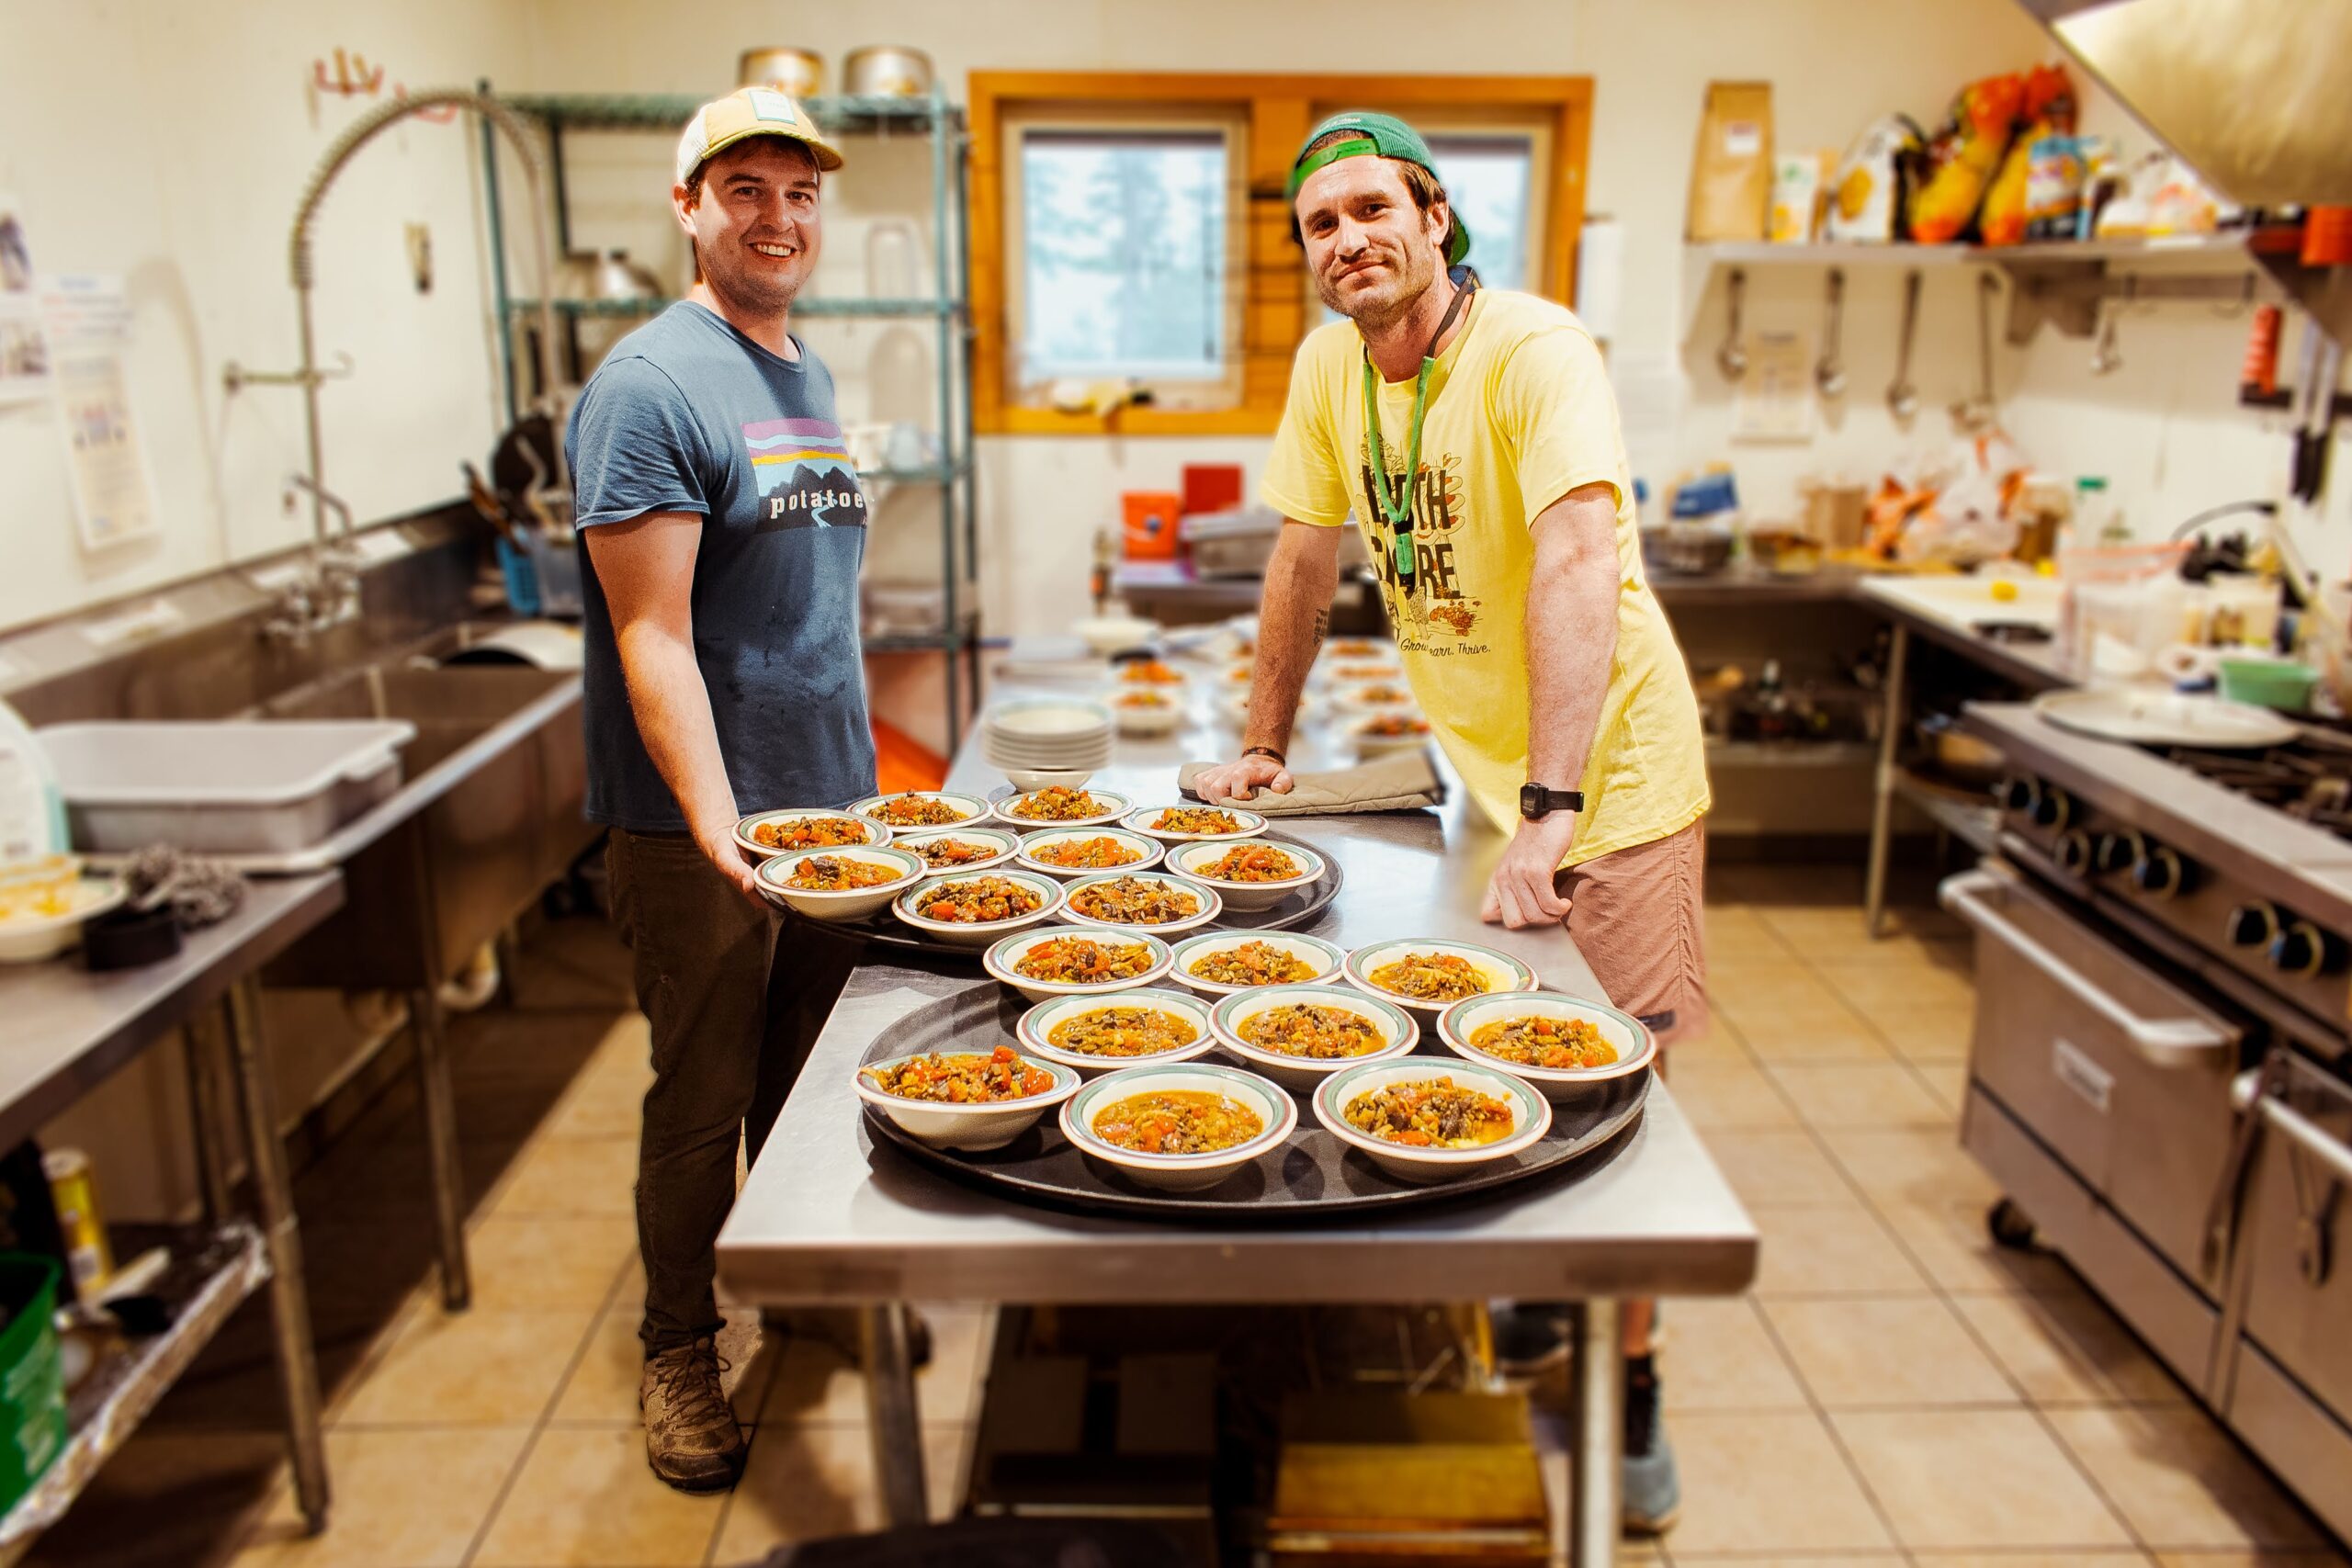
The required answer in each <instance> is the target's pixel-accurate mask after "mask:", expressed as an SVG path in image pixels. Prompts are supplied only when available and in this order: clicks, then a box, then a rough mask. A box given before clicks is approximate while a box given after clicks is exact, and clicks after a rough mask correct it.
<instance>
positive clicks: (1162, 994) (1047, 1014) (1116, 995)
mask: <svg viewBox="0 0 2352 1568" xmlns="http://www.w3.org/2000/svg"><path fill="white" fill-rule="evenodd" d="M1103 1008H1149V1009H1151V1010H1154V1011H1156V1012H1163V1013H1172V1014H1173V1015H1175V1016H1176V1017H1178V1018H1181V1019H1182V1020H1183V1021H1185V1022H1186V1023H1187V1024H1190V1025H1191V1026H1192V1030H1193V1041H1192V1043H1191V1044H1189V1045H1179V1046H1177V1047H1176V1048H1175V1049H1173V1050H1170V1051H1160V1052H1157V1053H1155V1054H1154V1055H1148V1056H1090V1055H1087V1054H1086V1053H1084V1052H1083V1051H1071V1050H1066V1049H1064V1048H1063V1047H1062V1046H1059V1045H1057V1044H1055V1043H1054V1042H1053V1039H1052V1035H1053V1032H1054V1031H1055V1030H1056V1029H1057V1028H1058V1027H1060V1026H1061V1025H1062V1024H1065V1023H1068V1022H1069V1021H1070V1020H1071V1019H1074V1018H1081V1017H1083V1016H1085V1015H1086V1014H1088V1013H1090V1012H1096V1011H1099V1010H1102V1009H1103ZM1013 1037H1014V1039H1015V1040H1016V1041H1018V1042H1019V1043H1020V1047H1021V1049H1022V1050H1023V1052H1025V1053H1027V1054H1028V1055H1033V1056H1037V1057H1041V1058H1043V1059H1044V1060H1046V1061H1048V1062H1058V1063H1060V1064H1061V1065H1062V1066H1065V1067H1075V1068H1077V1069H1078V1070H1079V1071H1080V1072H1081V1073H1083V1074H1085V1075H1086V1076H1087V1077H1100V1076H1101V1075H1103V1074H1104V1073H1111V1072H1118V1071H1121V1070H1123V1069H1125V1068H1127V1067H1137V1066H1167V1065H1169V1064H1170V1063H1174V1062H1189V1061H1191V1060H1192V1059H1193V1057H1195V1056H1204V1055H1208V1054H1209V1053H1210V1052H1211V1051H1214V1050H1216V1035H1215V1034H1214V1033H1212V1032H1210V1030H1209V1009H1208V1004H1207V1003H1206V1002H1204V1001H1202V1000H1201V999H1200V998H1198V997H1188V996H1186V995H1185V994H1184V993H1183V992H1182V991H1163V990H1157V989H1150V988H1147V989H1143V990H1135V991H1113V992H1111V993H1109V994H1108V995H1106V996H1093V997H1055V998H1050V999H1048V1000H1046V1001H1042V1002H1039V1003H1038V1004H1037V1005H1036V1006H1035V1007H1033V1008H1031V1009H1030V1010H1028V1011H1027V1012H1024V1013H1023V1014H1022V1015H1021V1021H1020V1023H1019V1024H1018V1025H1017V1026H1015V1028H1014V1030H1013Z"/></svg>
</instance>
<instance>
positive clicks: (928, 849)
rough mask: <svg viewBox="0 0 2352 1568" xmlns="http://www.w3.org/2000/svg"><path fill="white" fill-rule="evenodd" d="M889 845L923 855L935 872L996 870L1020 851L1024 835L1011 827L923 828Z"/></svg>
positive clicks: (899, 836) (900, 836)
mask: <svg viewBox="0 0 2352 1568" xmlns="http://www.w3.org/2000/svg"><path fill="white" fill-rule="evenodd" d="M877 826H878V824H877ZM890 847H891V848H892V849H899V850H905V851H907V852H910V853H911V854H918V855H921V856H922V860H923V863H924V864H925V865H928V866H929V867H931V869H932V870H933V872H934V873H939V874H944V873H947V872H982V871H994V870H995V869H996V868H997V867H998V866H1001V865H1003V864H1005V863H1007V862H1009V861H1011V860H1012V858H1013V857H1014V856H1015V855H1017V854H1019V853H1020V852H1021V835H1020V834H1018V833H1016V832H1014V831H1012V829H1010V828H968V827H965V828H923V829H917V830H914V831H910V832H905V833H900V834H899V835H898V836H897V837H895V838H893V839H892V840H890Z"/></svg>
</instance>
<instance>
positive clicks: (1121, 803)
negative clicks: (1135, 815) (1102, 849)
mask: <svg viewBox="0 0 2352 1568" xmlns="http://www.w3.org/2000/svg"><path fill="white" fill-rule="evenodd" d="M1013 782H1014V783H1016V784H1017V783H1019V782H1020V781H1019V780H1017V779H1016V780H1015V781H1013ZM1029 793H1030V792H1025V791H1024V792H1023V793H1022V794H1020V795H1013V796H1012V798H1011V799H1008V800H1000V801H998V802H997V803H996V819H997V820H998V821H1000V822H1001V823H1003V824H1004V825H1005V826H1006V827H1008V828H1014V829H1020V830H1021V831H1022V832H1024V833H1035V832H1040V831H1043V830H1045V829H1051V828H1099V827H1103V826H1104V825H1106V824H1108V823H1112V822H1116V821H1117V820H1118V819H1119V818H1122V817H1125V815H1126V814H1127V813H1128V812H1130V811H1133V810H1134V809H1135V808H1136V803H1135V802H1134V801H1132V800H1129V799H1128V798H1127V797H1126V796H1125V795H1121V794H1119V793H1118V792H1117V791H1116V790H1108V789H1095V790H1089V791H1087V793H1088V794H1089V795H1092V796H1093V797H1094V799H1095V801H1096V803H1097V804H1099V805H1100V806H1101V807H1103V809H1102V810H1100V811H1097V812H1093V813H1091V815H1088V816H1085V817H1057V818H1052V819H1051V820H1047V819H1046V818H1035V817H1022V816H1018V815H1016V814H1015V811H1014V808H1015V807H1018V806H1020V805H1021V804H1022V803H1023V801H1025V800H1027V799H1028V798H1029Z"/></svg>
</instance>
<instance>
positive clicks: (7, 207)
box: [0, 191, 49, 405]
mask: <svg viewBox="0 0 2352 1568" xmlns="http://www.w3.org/2000/svg"><path fill="white" fill-rule="evenodd" d="M48 396H49V340H48V338H47V337H46V336H44V335H43V333H42V332H41V330H40V297H39V296H38V295H36V294H35V293H34V292H33V253H32V244H31V243H30V242H29V241H28V240H27V239H26V238H25V218H24V209H23V208H21V207H20V206H18V205H17V198H16V197H14V196H12V195H10V194H9V193H8V192H6V191H0V405H5V404H8V403H24V402H30V401H33V400H36V399H42V398H46V397H48Z"/></svg>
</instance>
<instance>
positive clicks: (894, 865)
mask: <svg viewBox="0 0 2352 1568" xmlns="http://www.w3.org/2000/svg"><path fill="white" fill-rule="evenodd" d="M820 855H839V856H840V857H841V858H842V859H843V860H849V861H862V862H864V863H865V864H867V865H886V866H888V867H890V868H891V869H892V870H893V871H895V872H897V873H898V874H897V875H895V876H893V877H892V878H891V879H890V880H889V881H888V882H885V883H882V884H880V885H879V886H873V887H847V888H843V889H842V890H841V891H839V892H835V893H820V892H817V891H815V890H813V889H811V888H806V887H789V886H786V882H787V881H789V880H790V878H791V876H792V874H793V873H794V872H795V871H797V870H798V869H799V867H800V863H801V862H803V861H809V860H814V859H816V858H817V857H818V856H820ZM930 874H931V867H930V866H928V865H926V864H925V863H923V858H922V856H921V855H919V854H916V853H915V852H913V851H911V850H902V849H899V847H897V846H896V845H894V844H849V845H844V846H843V847H842V848H840V849H833V850H791V851H787V852H785V853H783V854H780V855H773V856H771V857H769V858H768V859H766V860H763V861H762V862H761V863H759V865H758V866H757V867H755V868H754V869H753V870H752V876H753V877H754V878H756V879H757V880H758V882H759V885H760V893H761V895H762V897H765V898H766V899H767V901H768V902H769V903H771V904H776V905H780V906H782V907H783V908H787V909H789V910H791V911H792V912H793V913H794V914H796V915H805V916H806V917H808V918H809V919H812V920H862V919H865V917H866V916H868V915H871V914H873V913H874V912H875V911H876V910H878V909H880V908H882V907H883V906H884V905H885V904H888V902H889V901H890V900H891V899H893V898H896V897H898V896H899V894H901V893H903V892H905V891H906V890H907V889H908V888H910V887H912V886H914V885H915V884H916V883H918V882H920V881H922V879H923V878H924V877H925V876H928V875H930Z"/></svg>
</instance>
